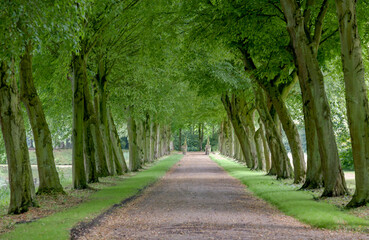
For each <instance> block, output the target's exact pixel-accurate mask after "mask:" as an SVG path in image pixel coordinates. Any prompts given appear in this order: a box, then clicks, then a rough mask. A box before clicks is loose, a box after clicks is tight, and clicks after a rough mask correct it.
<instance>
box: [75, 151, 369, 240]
mask: <svg viewBox="0 0 369 240" xmlns="http://www.w3.org/2000/svg"><path fill="white" fill-rule="evenodd" d="M80 239H369V237H368V236H365V235H355V234H351V233H344V232H334V231H324V230H317V229H312V228H311V227H309V226H307V225H304V224H302V223H300V222H298V221H297V220H295V219H294V218H292V217H288V216H285V215H283V214H282V213H280V212H279V211H278V210H276V209H275V208H274V207H271V206H270V205H269V204H267V203H266V202H265V201H263V200H260V199H258V198H256V197H255V196H253V195H252V194H251V193H249V192H247V191H245V186H244V185H242V184H241V183H240V182H239V181H238V180H236V179H234V178H233V177H230V176H229V175H228V174H227V173H226V172H225V171H224V170H223V169H221V168H220V167H218V165H217V164H215V163H214V162H213V161H211V160H210V158H209V157H208V156H205V155H203V154H202V153H190V154H188V155H186V156H185V157H184V158H183V159H182V160H181V161H180V162H179V163H178V164H177V165H176V166H175V167H173V168H172V169H171V171H170V172H168V173H167V175H166V176H165V177H164V178H163V179H161V180H160V181H159V182H158V183H156V184H155V185H153V186H152V187H150V188H148V189H146V190H145V191H144V193H143V195H142V196H140V197H138V198H137V199H135V200H133V201H132V202H130V203H128V204H127V205H125V206H123V207H121V208H118V209H116V210H115V211H114V212H113V213H112V214H110V215H108V216H106V217H105V219H103V221H102V223H101V224H99V225H98V226H96V227H94V228H93V229H90V231H89V232H88V233H87V234H86V235H85V236H82V237H80Z"/></svg>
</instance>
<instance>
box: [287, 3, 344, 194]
mask: <svg viewBox="0 0 369 240" xmlns="http://www.w3.org/2000/svg"><path fill="white" fill-rule="evenodd" d="M280 2H281V4H282V9H283V12H284V15H285V18H286V20H287V30H288V32H289V34H290V38H291V41H292V43H293V49H294V54H295V58H296V64H297V69H298V76H299V81H300V82H304V83H306V84H307V86H308V87H307V90H308V96H309V98H310V100H311V101H312V105H313V107H312V109H313V117H314V120H315V124H316V128H317V134H318V141H319V152H320V157H321V163H322V170H323V178H324V192H323V194H322V196H325V197H331V196H340V195H343V194H346V193H347V188H346V182H345V179H344V175H343V171H342V169H341V163H340V160H339V157H338V150H337V144H336V140H335V135H334V131H333V126H332V121H331V113H330V108H329V103H328V99H327V96H326V94H325V89H324V79H323V74H322V72H321V70H320V68H319V63H318V60H317V58H316V47H315V46H314V45H313V44H309V40H308V37H307V36H306V33H305V28H304V26H305V24H304V16H303V15H302V12H301V9H300V7H299V5H298V3H297V2H296V1H295V0H281V1H280ZM308 7H309V6H308ZM315 45H316V43H315ZM304 83H302V84H304ZM300 84H301V83H300Z"/></svg>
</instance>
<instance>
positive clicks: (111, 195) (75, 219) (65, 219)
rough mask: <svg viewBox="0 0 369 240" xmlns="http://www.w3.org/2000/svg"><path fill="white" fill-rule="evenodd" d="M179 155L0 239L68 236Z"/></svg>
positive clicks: (158, 174)
mask: <svg viewBox="0 0 369 240" xmlns="http://www.w3.org/2000/svg"><path fill="white" fill-rule="evenodd" d="M182 156H183V155H179V154H176V155H171V156H169V157H167V158H165V159H163V160H161V161H159V162H157V163H156V164H155V165H154V166H152V167H151V168H149V169H148V170H144V171H142V172H139V173H137V174H136V175H134V176H132V177H130V178H126V179H125V180H123V181H120V182H118V183H117V184H116V185H115V186H110V187H107V188H104V189H102V190H100V191H97V192H95V193H93V194H91V196H90V197H89V199H88V200H87V201H86V202H84V203H82V204H80V205H78V206H76V207H72V208H70V209H68V210H66V211H62V212H58V213H56V214H53V215H51V216H49V217H45V218H42V219H39V220H37V221H36V222H31V223H26V224H18V225H16V226H15V229H14V230H13V231H11V232H9V233H6V234H4V235H1V236H0V239H29V240H31V239H53V240H54V239H55V240H56V239H69V237H70V236H69V234H70V233H69V230H70V229H71V228H72V227H73V226H75V225H76V224H77V223H79V222H81V221H89V220H91V219H93V218H94V217H96V216H98V215H99V214H101V213H102V212H104V211H105V210H107V209H109V208H110V207H111V206H112V205H114V204H118V203H120V202H121V201H122V200H124V199H127V198H129V197H131V196H134V195H135V194H137V193H138V192H139V191H140V189H143V188H144V187H145V186H147V185H149V184H152V183H154V182H155V181H157V180H158V178H160V177H161V176H163V175H164V174H165V173H166V172H167V171H168V170H169V169H170V168H171V167H172V166H173V164H175V163H176V162H178V161H179V160H180V159H181V158H182Z"/></svg>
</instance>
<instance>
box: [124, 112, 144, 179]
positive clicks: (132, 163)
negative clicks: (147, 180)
mask: <svg viewBox="0 0 369 240" xmlns="http://www.w3.org/2000/svg"><path fill="white" fill-rule="evenodd" d="M127 128H128V141H129V169H130V170H131V171H132V172H134V171H137V170H138V169H139V168H140V167H141V164H140V160H139V158H138V149H137V128H136V122H135V120H134V119H133V118H132V117H131V116H129V117H128V122H127Z"/></svg>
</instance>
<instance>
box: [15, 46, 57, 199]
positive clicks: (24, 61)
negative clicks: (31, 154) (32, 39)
mask: <svg viewBox="0 0 369 240" xmlns="http://www.w3.org/2000/svg"><path fill="white" fill-rule="evenodd" d="M19 73H20V74H19V82H20V95H21V100H22V102H23V104H24V105H25V107H26V110H27V114H28V118H29V121H30V124H31V128H32V132H33V138H34V140H35V146H36V157H37V169H38V175H39V179H40V185H39V187H38V191H37V193H38V194H43V193H45V194H48V193H56V192H59V193H64V190H63V187H62V186H61V184H60V180H59V175H58V172H57V171H56V166H55V161H54V153H53V145H52V140H51V133H50V130H49V126H48V124H47V122H46V118H45V114H44V111H43V109H42V103H41V101H40V98H39V96H38V94H37V91H36V88H35V86H34V81H33V77H32V45H31V43H28V44H26V48H25V53H24V55H23V56H22V57H21V61H20V72H19Z"/></svg>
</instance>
